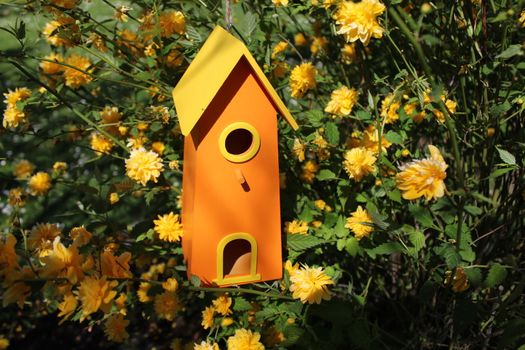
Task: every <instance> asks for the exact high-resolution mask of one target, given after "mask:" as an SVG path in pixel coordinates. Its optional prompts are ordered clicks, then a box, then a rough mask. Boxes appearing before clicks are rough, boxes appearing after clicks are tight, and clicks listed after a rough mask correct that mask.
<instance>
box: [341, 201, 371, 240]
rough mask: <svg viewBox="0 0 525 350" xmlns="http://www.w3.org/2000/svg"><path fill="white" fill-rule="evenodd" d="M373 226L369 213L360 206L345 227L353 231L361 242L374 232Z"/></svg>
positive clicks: (347, 220)
mask: <svg viewBox="0 0 525 350" xmlns="http://www.w3.org/2000/svg"><path fill="white" fill-rule="evenodd" d="M372 224H373V221H372V217H371V216H370V214H369V213H368V211H367V210H366V209H363V208H362V207H361V206H360V205H359V206H358V207H357V210H356V211H354V212H353V213H352V214H350V217H349V218H348V219H346V224H345V227H346V228H348V229H350V230H352V232H353V233H354V236H355V238H356V239H357V240H360V239H361V238H363V237H368V236H369V235H370V233H372V231H374V226H372Z"/></svg>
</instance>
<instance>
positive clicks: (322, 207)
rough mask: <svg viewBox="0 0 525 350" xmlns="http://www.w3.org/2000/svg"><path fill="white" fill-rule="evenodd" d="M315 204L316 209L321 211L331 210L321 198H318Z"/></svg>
mask: <svg viewBox="0 0 525 350" xmlns="http://www.w3.org/2000/svg"><path fill="white" fill-rule="evenodd" d="M314 204H315V206H316V208H317V209H319V210H323V211H326V212H331V211H332V208H331V207H330V206H329V205H328V204H326V202H325V201H324V200H322V199H318V200H316V201H315V202H314Z"/></svg>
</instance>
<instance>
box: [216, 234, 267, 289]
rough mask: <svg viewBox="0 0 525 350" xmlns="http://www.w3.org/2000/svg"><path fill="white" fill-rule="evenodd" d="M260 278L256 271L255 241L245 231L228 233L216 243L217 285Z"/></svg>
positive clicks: (252, 280)
mask: <svg viewBox="0 0 525 350" xmlns="http://www.w3.org/2000/svg"><path fill="white" fill-rule="evenodd" d="M260 279H261V275H260V274H258V273H257V242H256V241H255V238H254V237H253V236H252V235H250V234H248V233H245V232H237V233H232V234H229V235H228V236H226V237H224V238H223V239H221V241H220V242H219V244H218V245H217V278H216V279H215V280H214V282H216V283H217V284H218V285H224V284H237V283H244V282H256V281H258V280H260Z"/></svg>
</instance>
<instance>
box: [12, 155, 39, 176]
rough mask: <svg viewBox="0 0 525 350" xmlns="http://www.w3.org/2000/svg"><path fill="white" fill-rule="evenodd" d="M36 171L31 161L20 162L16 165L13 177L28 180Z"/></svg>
mask: <svg viewBox="0 0 525 350" xmlns="http://www.w3.org/2000/svg"><path fill="white" fill-rule="evenodd" d="M34 169H35V166H34V165H33V163H31V162H30V161H27V160H25V159H23V160H21V161H19V162H18V163H16V165H15V169H14V170H13V175H14V176H15V177H16V178H17V179H18V180H23V179H27V178H28V177H29V176H31V173H32V172H33V170H34Z"/></svg>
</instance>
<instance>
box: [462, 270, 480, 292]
mask: <svg viewBox="0 0 525 350" xmlns="http://www.w3.org/2000/svg"><path fill="white" fill-rule="evenodd" d="M464 270H465V274H466V275H467V278H468V280H469V282H470V284H471V285H472V286H474V287H477V286H479V285H480V284H481V280H482V279H483V277H482V276H481V271H480V269H478V268H477V267H473V268H469V269H464Z"/></svg>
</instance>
